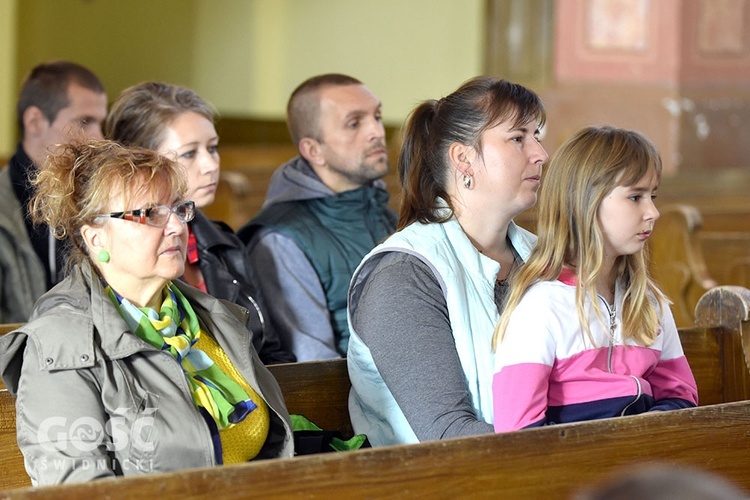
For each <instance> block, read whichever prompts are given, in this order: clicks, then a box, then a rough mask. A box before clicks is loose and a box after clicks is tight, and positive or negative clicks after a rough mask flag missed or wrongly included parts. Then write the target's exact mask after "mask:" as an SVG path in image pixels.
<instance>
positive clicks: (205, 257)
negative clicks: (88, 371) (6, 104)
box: [104, 82, 296, 364]
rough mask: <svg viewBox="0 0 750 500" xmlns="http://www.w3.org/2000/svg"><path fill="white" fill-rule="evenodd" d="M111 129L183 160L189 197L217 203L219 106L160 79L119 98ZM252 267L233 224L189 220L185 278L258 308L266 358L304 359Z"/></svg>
mask: <svg viewBox="0 0 750 500" xmlns="http://www.w3.org/2000/svg"><path fill="white" fill-rule="evenodd" d="M104 133H105V136H106V137H107V139H111V140H113V141H117V142H119V143H120V144H123V145H126V146H138V147H142V148H148V149H153V150H156V151H159V152H160V153H162V154H164V155H167V156H169V157H170V158H172V159H175V160H177V161H178V162H179V163H180V164H181V165H182V166H183V167H184V169H185V172H186V173H187V189H188V192H187V195H186V199H188V200H193V201H195V206H196V207H198V208H199V209H200V208H203V207H205V206H208V205H210V204H211V203H213V201H214V197H215V195H216V187H217V185H218V182H219V160H220V159H219V151H218V148H219V136H218V134H217V133H216V128H215V127H214V114H213V110H212V109H211V108H210V106H209V105H208V104H207V103H206V102H205V101H204V100H203V99H201V98H200V96H198V95H197V94H196V93H195V92H193V91H192V90H190V89H187V88H184V87H179V86H177V85H168V84H166V83H160V82H145V83H140V84H138V85H135V86H133V87H130V88H128V89H125V90H124V91H123V92H122V93H121V94H120V95H119V96H118V97H117V99H116V100H115V102H114V103H113V104H112V108H111V109H110V112H109V115H108V116H107V119H106V121H105V124H104ZM251 273H252V269H250V266H249V265H247V264H246V261H245V254H244V250H243V245H242V242H240V240H239V239H238V238H237V237H236V236H235V234H234V232H233V231H232V229H231V228H230V227H229V226H227V225H226V224H224V223H222V222H219V221H211V220H209V219H208V218H206V217H205V216H204V215H203V214H202V213H201V212H200V210H198V211H196V213H195V219H193V221H192V222H190V223H189V224H188V252H187V255H186V262H185V274H183V275H182V280H183V281H185V282H187V283H189V284H190V285H193V286H194V287H196V288H198V289H200V290H203V291H204V292H206V293H209V294H211V295H213V296H214V297H217V298H220V299H225V300H228V301H230V302H234V303H235V304H239V305H241V306H243V307H245V308H246V309H247V310H248V311H249V312H250V314H249V315H248V329H249V330H250V331H251V332H253V345H254V346H255V349H256V350H257V351H258V354H259V355H260V358H261V360H263V362H264V363H266V364H272V363H288V362H293V361H296V358H295V356H294V354H292V353H291V352H290V351H287V350H285V349H283V348H282V347H281V341H280V339H279V337H278V334H277V333H276V332H275V331H274V330H273V329H272V328H271V325H270V323H269V322H267V321H266V317H267V316H268V315H267V314H265V313H264V311H265V306H264V303H263V300H262V299H263V298H262V297H261V296H260V294H259V293H258V289H257V287H256V286H254V285H253V279H252V276H251Z"/></svg>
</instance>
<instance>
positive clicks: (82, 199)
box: [29, 141, 187, 265]
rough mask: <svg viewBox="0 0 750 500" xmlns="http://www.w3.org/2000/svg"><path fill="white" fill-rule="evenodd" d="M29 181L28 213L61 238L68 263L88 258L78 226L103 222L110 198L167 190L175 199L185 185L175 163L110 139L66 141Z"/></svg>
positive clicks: (126, 201) (155, 195) (128, 199)
mask: <svg viewBox="0 0 750 500" xmlns="http://www.w3.org/2000/svg"><path fill="white" fill-rule="evenodd" d="M31 182H32V185H33V186H34V187H35V188H36V193H35V195H34V197H33V198H32V199H31V201H30V202H29V212H30V214H31V217H32V219H33V221H34V223H36V224H47V225H48V226H49V227H50V229H51V230H52V233H53V234H54V235H55V237H56V238H58V239H65V238H67V242H68V245H69V250H70V261H69V263H68V264H69V265H72V264H75V263H79V262H82V261H83V260H84V259H86V258H89V254H88V249H87V247H86V244H85V242H84V240H83V237H82V235H81V228H82V227H83V226H84V225H91V226H101V225H103V224H106V221H107V220H108V219H103V218H101V217H99V216H100V215H101V214H103V213H106V212H109V211H111V208H112V202H113V201H114V200H118V201H119V200H122V202H123V203H124V205H125V206H126V207H127V206H128V205H129V203H130V202H131V200H132V199H133V198H134V197H135V196H138V195H140V194H142V193H144V192H145V193H148V194H149V195H150V196H151V200H152V201H156V200H157V199H158V198H160V197H162V196H163V195H165V194H167V193H169V194H171V195H173V196H175V197H177V198H179V199H181V198H182V196H184V194H185V191H186V189H187V181H186V177H185V172H184V171H183V169H182V167H181V166H180V165H179V164H178V163H177V162H175V161H173V160H170V159H169V158H167V157H165V156H162V155H160V154H159V153H157V152H156V151H153V150H150V149H144V148H138V147H124V146H121V145H120V144H118V143H116V142H113V141H89V142H86V143H83V144H67V145H65V146H64V147H63V148H62V149H61V150H60V151H59V152H58V153H57V154H53V155H49V156H48V157H47V160H46V162H45V164H44V167H43V168H41V169H40V170H39V173H38V174H37V176H36V177H35V178H34V179H33V180H32V181H31Z"/></svg>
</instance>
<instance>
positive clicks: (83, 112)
mask: <svg viewBox="0 0 750 500" xmlns="http://www.w3.org/2000/svg"><path fill="white" fill-rule="evenodd" d="M17 113H18V126H19V129H20V132H21V141H20V142H19V143H18V146H17V148H16V152H15V154H14V155H13V156H12V157H11V158H10V160H9V162H8V165H7V166H6V167H4V168H3V169H2V170H0V199H2V200H3V202H2V204H0V322H1V323H11V322H23V321H27V320H28V319H29V315H30V314H31V311H32V309H33V307H34V303H35V302H36V299H37V298H39V296H40V295H41V294H42V293H44V292H45V291H46V290H48V289H49V288H51V287H52V286H53V285H55V284H56V283H57V282H59V281H60V280H61V279H62V274H63V265H64V252H63V251H62V250H63V249H62V246H61V243H60V241H59V240H56V239H55V238H54V237H53V236H52V234H50V231H49V228H47V227H46V226H34V224H33V223H32V222H31V219H30V217H29V210H28V204H29V200H30V199H31V196H32V194H33V188H32V187H31V184H30V182H29V181H30V179H32V178H33V177H34V176H35V175H36V172H37V171H38V169H39V168H40V167H42V166H43V165H44V160H45V158H46V156H47V154H49V153H53V152H55V150H56V147H57V145H59V144H64V143H69V142H76V141H84V140H88V139H101V138H102V130H101V125H102V122H103V121H104V118H105V117H106V114H107V95H106V93H105V91H104V86H103V85H102V83H101V82H100V81H99V78H97V77H96V75H94V73H92V72H91V71H89V70H88V69H86V68H84V67H83V66H81V65H79V64H75V63H72V62H67V61H55V62H49V63H43V64H40V65H38V66H36V67H35V68H34V69H33V70H32V71H31V73H30V74H29V76H28V77H27V78H26V80H25V82H24V84H23V87H22V89H21V94H20V96H19V98H18V106H17Z"/></svg>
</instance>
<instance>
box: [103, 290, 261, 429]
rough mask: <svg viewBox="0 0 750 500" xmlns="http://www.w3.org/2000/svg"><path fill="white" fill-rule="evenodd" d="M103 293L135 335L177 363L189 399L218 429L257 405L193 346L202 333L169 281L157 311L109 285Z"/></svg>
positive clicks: (245, 414)
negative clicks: (186, 383)
mask: <svg viewBox="0 0 750 500" xmlns="http://www.w3.org/2000/svg"><path fill="white" fill-rule="evenodd" d="M106 292H107V295H109V297H110V299H112V302H114V304H115V306H116V307H117V310H118V311H119V313H120V315H121V316H122V318H123V319H124V320H125V322H126V323H127V324H128V326H129V327H130V329H131V331H132V332H133V333H134V334H135V335H137V336H138V337H139V338H141V339H142V340H144V341H145V342H148V343H149V344H151V345H152V346H154V347H156V348H157V349H160V350H162V351H167V352H169V353H170V354H171V355H172V356H173V357H174V358H175V359H176V360H177V362H178V363H180V366H182V370H183V371H184V373H185V376H186V378H187V380H188V382H189V384H190V391H191V392H192V395H193V402H194V403H195V405H196V406H197V407H199V408H203V409H205V410H206V411H207V412H208V413H209V415H211V417H213V419H214V421H215V422H216V425H217V426H218V428H219V429H225V428H229V427H232V426H233V425H234V424H236V423H238V422H241V421H242V420H243V419H244V418H245V417H246V416H247V415H248V414H249V413H250V412H251V411H253V410H254V409H255V408H257V406H256V405H255V403H253V401H252V400H251V399H250V397H249V396H248V394H247V392H245V390H244V389H243V388H242V387H240V385H239V384H238V383H237V382H235V381H234V380H232V379H231V378H230V377H229V376H227V375H226V374H225V373H224V372H223V371H222V370H221V368H219V367H218V366H217V365H216V364H215V363H214V362H213V360H212V359H211V358H210V357H208V355H206V353H204V352H203V351H201V350H200V349H198V348H197V347H195V345H196V343H197V342H198V340H199V339H200V337H201V335H202V334H204V333H205V332H203V330H201V327H200V323H199V321H198V317H197V316H196V314H195V312H194V311H193V308H192V307H191V306H190V303H189V302H188V301H187V299H186V298H185V296H184V295H182V293H181V292H180V291H179V290H178V289H177V287H175V286H174V285H173V284H172V283H168V284H167V285H166V286H165V287H164V290H163V292H162V304H161V307H160V308H159V312H158V313H157V311H156V310H155V309H152V308H150V307H136V306H135V305H134V304H133V303H131V302H130V301H129V300H128V299H126V298H125V297H122V296H120V295H119V294H117V292H115V291H114V290H113V289H112V287H110V286H109V285H107V286H106Z"/></svg>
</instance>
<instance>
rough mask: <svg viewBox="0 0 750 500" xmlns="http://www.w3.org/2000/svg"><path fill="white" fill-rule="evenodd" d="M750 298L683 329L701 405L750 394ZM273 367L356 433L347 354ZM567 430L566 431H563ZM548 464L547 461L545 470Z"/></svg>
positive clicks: (719, 293) (702, 311)
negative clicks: (749, 330) (350, 411)
mask: <svg viewBox="0 0 750 500" xmlns="http://www.w3.org/2000/svg"><path fill="white" fill-rule="evenodd" d="M749 304H750V290H747V289H744V288H739V287H718V288H716V289H713V290H711V291H710V292H708V293H706V294H705V295H704V296H703V297H702V298H701V300H700V301H699V304H698V306H697V307H696V323H697V325H698V326H696V327H692V328H687V329H680V338H681V341H682V344H683V348H684V350H685V354H686V356H687V358H688V361H689V362H690V365H691V367H692V369H693V373H694V374H695V377H696V380H697V382H698V389H699V397H700V402H701V405H714V404H717V403H724V402H731V401H740V400H750V375H749V374H750V370H749V369H748V366H749V365H750V355H749V354H748V353H750V342H749V341H748V338H747V333H746V328H749V327H750V306H749ZM269 369H270V370H271V373H272V374H273V375H274V377H276V379H277V381H278V382H279V385H280V387H281V389H282V393H283V394H284V398H285V401H286V404H287V408H288V409H289V412H290V413H299V414H302V415H305V416H306V417H308V418H309V419H310V420H312V421H313V422H315V423H316V424H318V425H319V426H320V427H321V428H323V429H326V430H339V431H341V432H342V434H344V436H346V437H349V436H351V434H352V429H351V423H350V421H349V416H348V395H349V388H350V383H349V377H348V372H347V366H346V360H343V359H340V360H330V361H319V362H308V363H293V364H285V365H272V366H269ZM0 418H1V419H2V420H0V422H2V429H0V467H2V469H0V470H3V471H4V473H3V474H2V475H0V488H11V487H17V486H19V485H28V484H29V482H28V477H27V476H26V474H25V471H24V468H23V458H22V456H21V454H20V451H19V450H18V447H17V445H16V431H15V406H14V399H13V398H12V397H11V396H10V395H9V394H8V392H7V391H5V390H2V391H0ZM608 425H610V424H608ZM563 428H564V427H562V426H561V427H559V429H563ZM708 430H710V429H706V431H708ZM524 432H526V431H524ZM696 432H697V431H696ZM518 435H519V436H523V435H525V434H523V433H520V434H518ZM565 436H566V434H565V433H563V434H562V435H561V436H558V437H561V438H564V437H565ZM592 439H593V438H592ZM597 439H599V438H597ZM579 444H582V443H579ZM746 445H750V443H746ZM617 452H618V453H619V451H617ZM425 453H426V452H425ZM430 453H432V452H430ZM463 453H465V454H466V453H468V454H471V453H473V452H471V453H470V452H469V451H468V450H465V451H464V452H463ZM420 456H422V455H420ZM748 456H749V457H750V454H748ZM655 458H656V457H655ZM390 459H391V458H389V460H390ZM276 463H279V462H278V461H277V462H276ZM315 463H317V462H315ZM398 466H399V467H400V466H401V463H400V462H399V463H398ZM284 467H289V466H287V465H285V466H284ZM425 467H426V466H425ZM546 467H547V462H546V461H545V471H546V470H547V469H546ZM442 470H443V468H442V467H441V471H442ZM319 472H321V473H322V472H323V471H322V470H320V471H319ZM441 473H442V472H441ZM336 477H339V475H337V476H336ZM407 477H408V476H407ZM294 484H295V486H294V487H295V488H301V489H303V488H304V486H300V485H302V484H303V483H299V482H295V483H294ZM255 491H259V490H255Z"/></svg>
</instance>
